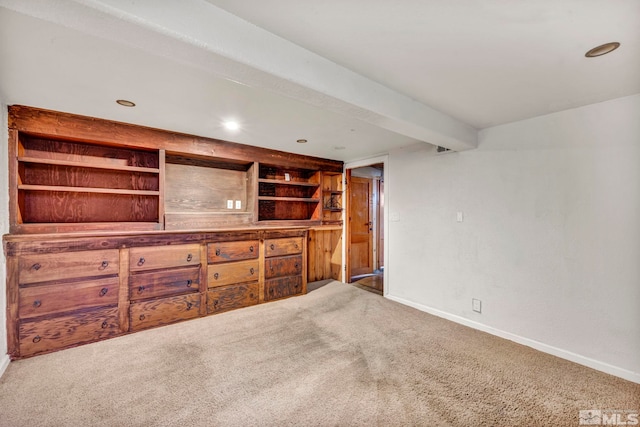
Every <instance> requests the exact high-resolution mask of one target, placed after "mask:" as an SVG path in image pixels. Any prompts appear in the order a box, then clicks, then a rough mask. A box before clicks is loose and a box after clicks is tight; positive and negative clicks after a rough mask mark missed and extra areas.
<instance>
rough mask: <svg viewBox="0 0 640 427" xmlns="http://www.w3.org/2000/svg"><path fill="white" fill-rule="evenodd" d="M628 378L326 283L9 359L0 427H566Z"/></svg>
mask: <svg viewBox="0 0 640 427" xmlns="http://www.w3.org/2000/svg"><path fill="white" fill-rule="evenodd" d="M581 409H619V410H637V409H640V385H638V384H634V383H631V382H628V381H624V380H621V379H618V378H615V377H612V376H609V375H606V374H603V373H600V372H597V371H594V370H591V369H589V368H585V367H582V366H579V365H576V364H573V363H571V362H567V361H564V360H561V359H558V358H555V357H553V356H549V355H546V354H543V353H540V352H537V351H535V350H532V349H530V348H528V347H525V346H521V345H518V344H515V343H513V342H510V341H506V340H503V339H500V338H496V337H493V336H491V335H487V334H485V333H482V332H479V331H476V330H473V329H469V328H466V327H464V326H460V325H457V324H455V323H452V322H449V321H446V320H443V319H440V318H437V317H434V316H431V315H428V314H425V313H422V312H419V311H417V310H414V309H412V308H409V307H405V306H402V305H400V304H397V303H395V302H393V301H389V300H386V299H384V298H383V297H381V296H379V295H376V294H374V293H371V292H367V291H364V290H362V289H359V288H357V287H355V286H351V285H345V284H341V283H338V282H331V283H329V284H327V285H326V286H323V287H320V288H318V289H315V290H313V291H312V292H310V293H309V294H308V295H306V296H302V297H297V298H291V299H288V300H284V301H279V302H274V303H269V304H264V305H260V306H255V307H251V308H247V309H242V310H237V311H233V312H228V313H224V314H220V315H216V316H210V317H206V318H202V319H197V320H192V321H189V322H183V323H180V324H176V325H171V326H167V327H163V328H157V329H153V330H149V331H146V332H141V333H137V334H132V335H128V336H124V337H119V338H115V339H112V340H107V341H103V342H99V343H95V344H91V345H86V346H82V347H78V348H74V349H69V350H65V351H60V352H57V353H53V354H48V355H43V356H38V357H34V358H30V359H25V360H21V361H16V362H12V363H11V364H10V365H9V367H8V369H7V371H6V372H5V374H4V376H3V377H2V378H1V379H0V425H2V426H11V427H21V426H29V427H34V426H376V425H377V426H556V427H557V426H577V425H578V411H579V410H581Z"/></svg>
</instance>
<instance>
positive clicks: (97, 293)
mask: <svg viewBox="0 0 640 427" xmlns="http://www.w3.org/2000/svg"><path fill="white" fill-rule="evenodd" d="M118 286H119V284H118V278H117V277H104V278H100V279H94V280H87V281H81V282H72V283H56V284H52V285H40V286H29V287H26V288H20V290H19V291H18V292H19V296H18V299H19V309H18V310H19V316H20V318H22V319H24V318H29V317H35V316H42V315H45V314H51V313H60V312H63V311H70V310H78V309H83V308H88V307H98V306H105V305H110V304H117V303H118Z"/></svg>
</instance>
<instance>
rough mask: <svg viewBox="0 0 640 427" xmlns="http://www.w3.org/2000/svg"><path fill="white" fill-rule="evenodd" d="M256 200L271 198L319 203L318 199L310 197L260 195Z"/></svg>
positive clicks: (274, 199) (277, 200)
mask: <svg viewBox="0 0 640 427" xmlns="http://www.w3.org/2000/svg"><path fill="white" fill-rule="evenodd" d="M258 200H271V201H274V202H305V203H320V199H310V198H306V197H271V196H260V197H258Z"/></svg>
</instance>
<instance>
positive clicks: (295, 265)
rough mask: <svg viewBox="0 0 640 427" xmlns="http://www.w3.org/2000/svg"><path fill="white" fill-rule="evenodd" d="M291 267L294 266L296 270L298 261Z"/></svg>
mask: <svg viewBox="0 0 640 427" xmlns="http://www.w3.org/2000/svg"><path fill="white" fill-rule="evenodd" d="M293 268H295V269H296V270H297V269H298V263H297V262H296V263H295V264H293Z"/></svg>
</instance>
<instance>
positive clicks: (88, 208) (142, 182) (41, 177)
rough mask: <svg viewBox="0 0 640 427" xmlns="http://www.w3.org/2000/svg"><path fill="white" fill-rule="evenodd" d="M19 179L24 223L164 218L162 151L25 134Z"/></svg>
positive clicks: (152, 223)
mask: <svg viewBox="0 0 640 427" xmlns="http://www.w3.org/2000/svg"><path fill="white" fill-rule="evenodd" d="M17 181H18V182H17V196H18V197H17V216H18V221H19V223H21V224H22V226H23V227H30V224H31V225H32V227H34V228H38V227H41V225H37V224H53V223H55V224H85V225H87V226H89V224H91V223H112V222H118V223H135V227H133V228H140V229H155V228H158V224H159V222H160V219H159V206H160V181H161V179H160V158H159V152H158V151H157V150H156V151H145V150H134V149H128V148H120V147H108V146H102V145H94V144H88V143H81V142H75V141H64V140H58V139H51V138H45V137H39V136H33V135H29V134H25V133H21V134H20V136H19V138H18V141H17ZM62 228H64V226H63V227H62Z"/></svg>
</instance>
